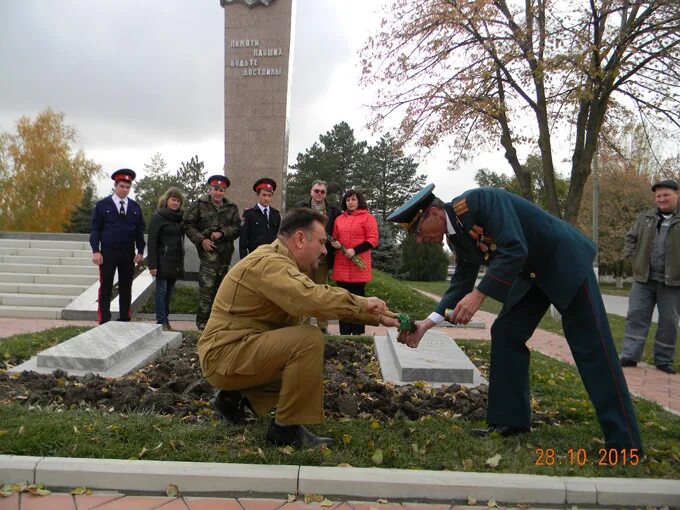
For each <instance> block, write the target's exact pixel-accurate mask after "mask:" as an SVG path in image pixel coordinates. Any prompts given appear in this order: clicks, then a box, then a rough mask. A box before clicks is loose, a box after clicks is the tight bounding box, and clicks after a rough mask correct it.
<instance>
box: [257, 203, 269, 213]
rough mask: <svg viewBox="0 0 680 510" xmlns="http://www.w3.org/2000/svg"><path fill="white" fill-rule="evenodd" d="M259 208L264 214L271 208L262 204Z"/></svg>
mask: <svg viewBox="0 0 680 510" xmlns="http://www.w3.org/2000/svg"><path fill="white" fill-rule="evenodd" d="M257 206H258V207H259V208H260V211H262V213H263V214H264V213H265V212H266V210H267V209H268V208H269V206H264V205H262V204H261V203H260V202H258V203H257Z"/></svg>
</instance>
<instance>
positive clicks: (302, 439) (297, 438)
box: [267, 420, 333, 448]
mask: <svg viewBox="0 0 680 510" xmlns="http://www.w3.org/2000/svg"><path fill="white" fill-rule="evenodd" d="M267 442H268V443H270V444H275V445H279V446H304V447H305V448H311V447H314V446H320V445H322V444H324V445H330V444H333V438H330V437H321V436H316V435H314V434H312V433H311V432H310V431H309V430H307V429H306V428H305V427H304V426H303V425H278V424H277V423H276V422H275V421H274V420H272V423H271V425H269V430H268V431H267Z"/></svg>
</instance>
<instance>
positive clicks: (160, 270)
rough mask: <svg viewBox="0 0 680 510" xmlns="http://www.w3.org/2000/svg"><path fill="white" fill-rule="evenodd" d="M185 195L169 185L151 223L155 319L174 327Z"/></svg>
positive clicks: (166, 327)
mask: <svg viewBox="0 0 680 510" xmlns="http://www.w3.org/2000/svg"><path fill="white" fill-rule="evenodd" d="M183 204H184V195H182V192H181V191H180V190H179V189H177V188H170V189H168V191H166V192H165V193H164V194H163V196H162V197H161V198H160V200H159V201H158V210H157V211H156V212H155V213H153V216H151V222H150V223H149V242H148V244H147V246H148V250H149V251H148V260H147V263H148V265H149V272H150V273H151V275H152V276H155V277H156V296H155V304H156V323H157V324H163V329H166V330H168V329H171V328H170V322H169V321H168V315H169V313H170V298H171V297H172V292H173V291H174V290H175V283H176V282H177V279H178V278H182V277H183V276H184V232H183V231H182V215H183V213H182V205H183Z"/></svg>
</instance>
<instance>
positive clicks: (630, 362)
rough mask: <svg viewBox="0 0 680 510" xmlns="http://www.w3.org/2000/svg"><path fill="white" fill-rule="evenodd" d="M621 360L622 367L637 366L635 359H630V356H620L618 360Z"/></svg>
mask: <svg viewBox="0 0 680 510" xmlns="http://www.w3.org/2000/svg"><path fill="white" fill-rule="evenodd" d="M619 361H620V362H621V366H622V367H636V366H637V361H635V360H632V359H630V358H624V357H623V356H621V359H620V360H619Z"/></svg>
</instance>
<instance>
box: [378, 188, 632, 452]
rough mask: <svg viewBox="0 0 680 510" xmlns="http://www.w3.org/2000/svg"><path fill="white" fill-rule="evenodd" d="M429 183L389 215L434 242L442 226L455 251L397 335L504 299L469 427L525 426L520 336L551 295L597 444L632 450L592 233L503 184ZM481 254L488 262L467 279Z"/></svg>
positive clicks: (504, 431)
mask: <svg viewBox="0 0 680 510" xmlns="http://www.w3.org/2000/svg"><path fill="white" fill-rule="evenodd" d="M433 188H434V185H432V184H430V185H428V186H427V187H426V188H424V189H423V190H421V191H420V192H419V193H418V194H417V195H416V196H414V197H413V198H412V199H411V200H410V201H409V202H407V203H406V204H404V205H403V206H401V207H400V208H398V209H397V210H396V211H394V212H393V213H392V214H390V216H389V217H388V220H390V221H394V222H398V223H402V224H406V226H407V227H408V228H409V230H410V231H412V232H415V236H416V240H417V241H418V242H436V243H440V242H441V240H442V237H443V236H444V235H447V239H448V242H449V245H450V246H451V248H452V249H453V250H454V252H455V254H456V270H455V272H454V274H453V276H452V278H451V286H450V287H449V289H448V290H447V291H446V293H445V294H444V296H443V297H442V299H441V301H440V302H439V305H438V306H437V308H436V310H435V311H434V312H433V313H432V314H430V316H429V317H428V318H427V319H425V320H424V321H422V322H420V323H419V324H418V327H417V329H416V331H415V332H413V333H410V334H402V335H401V338H400V340H401V341H402V342H403V343H405V344H406V345H408V346H409V347H412V348H415V347H417V346H418V343H419V342H420V340H421V338H422V336H423V334H424V333H425V332H426V331H427V330H428V329H430V328H431V327H433V326H434V325H436V324H438V323H439V322H441V321H442V320H445V319H446V320H449V321H451V322H454V323H457V324H467V323H468V322H469V321H470V319H471V318H472V316H473V315H474V314H475V312H476V311H477V310H479V307H480V306H481V304H482V302H483V301H484V299H485V298H486V297H487V296H490V297H492V298H493V299H495V300H497V301H499V302H501V303H503V309H502V310H501V313H500V315H499V316H498V318H497V319H496V321H495V322H494V324H493V326H492V327H491V371H490V377H489V379H490V380H489V406H488V411H487V421H488V423H489V428H488V429H483V430H475V431H473V433H475V434H477V435H488V434H489V433H491V432H497V433H499V434H500V435H502V436H509V435H513V434H518V433H522V432H528V431H529V427H530V424H531V407H530V396H529V349H528V348H527V347H526V342H527V341H528V340H529V338H530V337H531V335H532V334H533V332H534V330H535V329H536V327H537V326H538V323H539V322H540V320H541V319H542V318H543V316H544V314H545V312H546V311H547V309H548V307H549V306H550V304H551V303H552V304H553V305H555V307H556V308H557V309H558V310H559V312H560V313H561V314H562V325H563V328H564V335H565V337H566V339H567V343H568V344H569V347H570V349H571V351H572V354H573V356H574V360H575V362H576V366H577V368H578V370H579V373H580V374H581V378H582V379H583V382H584V385H585V387H586V391H587V392H588V395H589V396H590V400H591V401H592V403H593V405H594V407H595V412H596V414H597V418H598V420H599V422H600V427H601V428H602V431H603V433H604V437H605V446H606V447H607V448H616V449H623V448H625V449H629V450H631V451H632V450H637V453H638V454H640V453H641V448H642V442H641V439H640V432H639V429H638V423H637V419H636V417H635V410H634V408H633V404H632V401H631V398H630V394H629V392H628V387H627V385H626V380H625V378H624V376H623V372H622V370H621V367H620V365H619V363H618V359H617V354H616V348H615V346H614V341H613V340H612V336H611V331H610V330H609V323H608V322H607V315H606V312H605V309H604V304H603V302H602V296H601V294H600V289H599V286H598V283H597V279H596V278H595V274H594V272H593V270H592V261H593V258H594V256H595V245H594V244H593V242H592V241H590V240H589V239H588V238H586V237H585V236H584V235H583V234H582V233H581V232H579V231H578V230H576V229H575V228H574V227H573V226H571V225H570V224H568V223H566V222H564V221H562V220H560V219H559V218H556V217H554V216H552V215H550V214H548V213H547V212H546V211H544V210H542V209H540V208H539V207H537V206H536V205H534V204H532V203H530V202H529V201H527V200H525V199H524V198H521V197H519V196H517V195H514V194H512V193H508V192H507V191H504V190H501V189H496V188H479V189H474V190H470V191H467V192H465V193H464V194H463V195H461V196H460V197H458V198H456V199H454V200H453V201H452V202H450V203H444V202H442V201H441V200H439V199H438V198H436V197H435V196H434V194H433V193H432V190H433ZM482 264H484V265H488V269H487V271H486V273H485V275H484V277H483V278H482V279H481V281H480V283H479V284H478V285H477V288H475V282H476V279H477V275H478V273H479V269H480V266H481V265H482Z"/></svg>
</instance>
